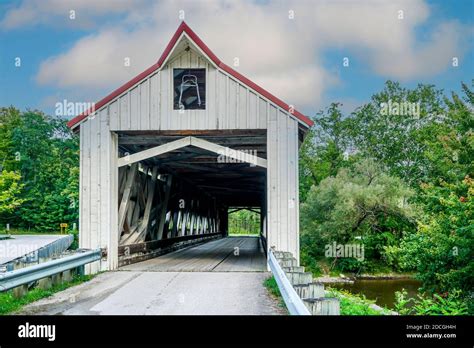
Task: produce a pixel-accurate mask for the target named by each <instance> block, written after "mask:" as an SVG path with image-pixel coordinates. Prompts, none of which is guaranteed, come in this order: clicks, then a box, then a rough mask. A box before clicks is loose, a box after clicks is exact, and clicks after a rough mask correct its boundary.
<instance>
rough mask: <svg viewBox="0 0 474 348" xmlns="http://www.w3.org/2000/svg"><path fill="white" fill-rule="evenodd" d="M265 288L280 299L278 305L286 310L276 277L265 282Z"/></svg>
mask: <svg viewBox="0 0 474 348" xmlns="http://www.w3.org/2000/svg"><path fill="white" fill-rule="evenodd" d="M263 286H265V288H267V290H268V292H269V293H270V294H271V295H272V296H274V297H275V298H276V299H278V305H279V306H280V307H282V308H285V309H286V305H285V301H284V300H283V297H282V296H281V293H280V289H279V288H278V284H277V282H276V280H275V277H274V276H271V277H269V278H267V279H265V281H264V282H263Z"/></svg>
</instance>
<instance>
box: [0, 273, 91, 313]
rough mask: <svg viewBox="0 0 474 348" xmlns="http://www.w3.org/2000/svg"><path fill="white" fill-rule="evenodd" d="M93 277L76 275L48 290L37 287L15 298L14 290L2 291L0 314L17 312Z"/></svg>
mask: <svg viewBox="0 0 474 348" xmlns="http://www.w3.org/2000/svg"><path fill="white" fill-rule="evenodd" d="M93 277H94V275H75V276H74V277H73V279H72V281H70V282H66V283H62V284H57V285H54V286H53V287H51V288H50V289H47V290H46V289H40V288H35V289H32V290H30V291H28V292H27V293H26V295H25V296H23V297H21V298H15V297H14V296H13V291H12V290H10V291H7V292H4V293H0V315H5V314H9V313H13V312H16V311H18V310H20V309H21V308H22V307H23V306H25V305H27V304H29V303H32V302H35V301H38V300H41V299H43V298H46V297H50V296H52V295H53V294H55V293H57V292H60V291H63V290H66V289H67V288H70V287H72V286H75V285H78V284H81V283H84V282H86V281H89V280H90V279H92V278H93Z"/></svg>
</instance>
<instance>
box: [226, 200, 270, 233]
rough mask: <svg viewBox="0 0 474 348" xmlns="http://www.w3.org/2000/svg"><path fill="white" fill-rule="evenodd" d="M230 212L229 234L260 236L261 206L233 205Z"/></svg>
mask: <svg viewBox="0 0 474 348" xmlns="http://www.w3.org/2000/svg"><path fill="white" fill-rule="evenodd" d="M228 214H229V236H236V237H239V236H240V237H243V236H256V237H258V236H260V234H261V232H262V210H261V208H260V207H231V208H230V209H229V210H228Z"/></svg>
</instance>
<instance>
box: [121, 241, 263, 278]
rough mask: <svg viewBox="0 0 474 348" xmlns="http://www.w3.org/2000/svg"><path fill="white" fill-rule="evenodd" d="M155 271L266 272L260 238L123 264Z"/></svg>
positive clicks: (140, 269)
mask: <svg viewBox="0 0 474 348" xmlns="http://www.w3.org/2000/svg"><path fill="white" fill-rule="evenodd" d="M121 270H126V271H153V272H264V271H266V259H265V254H264V253H263V250H262V248H261V247H260V243H259V239H258V237H227V238H222V239H219V240H215V241H212V242H208V243H205V244H201V245H199V246H196V247H192V248H188V249H183V250H179V251H175V252H173V253H169V254H166V255H163V256H160V257H157V258H154V259H151V260H147V261H143V262H140V263H135V264H132V265H128V266H125V267H122V268H121Z"/></svg>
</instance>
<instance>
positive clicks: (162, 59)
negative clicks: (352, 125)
mask: <svg viewBox="0 0 474 348" xmlns="http://www.w3.org/2000/svg"><path fill="white" fill-rule="evenodd" d="M183 33H186V35H187V36H188V37H189V38H190V39H191V40H193V41H194V43H195V44H196V45H197V46H198V47H199V48H200V49H201V50H202V51H203V52H204V53H205V54H206V55H207V56H208V57H209V59H210V60H211V61H212V62H213V63H214V64H215V65H216V66H218V67H219V68H220V69H222V70H223V71H225V72H227V73H228V74H229V75H231V76H233V77H234V78H236V79H237V80H239V81H240V82H241V83H243V84H244V85H246V86H247V87H249V88H251V89H253V90H255V91H256V92H257V93H259V94H261V95H262V96H264V97H265V98H267V99H268V100H270V101H271V102H273V103H274V104H276V105H278V106H279V107H281V108H282V109H284V110H287V111H288V110H289V109H290V106H289V105H288V104H286V103H285V102H283V101H282V100H280V99H278V98H277V97H275V96H274V95H273V94H271V93H270V92H268V91H266V90H265V89H263V88H262V87H260V86H258V85H257V84H256V83H254V82H252V81H250V80H249V79H248V78H246V77H245V76H243V75H241V74H239V73H238V72H237V71H235V70H234V69H232V68H231V67H229V66H228V65H226V64H224V63H223V62H222V61H221V60H220V59H219V58H217V56H216V55H215V54H214V53H213V52H212V51H211V50H210V49H209V47H207V45H206V44H205V43H204V42H203V41H202V40H201V39H200V38H199V36H197V35H196V33H194V32H193V31H192V30H191V28H190V27H189V26H188V25H187V24H186V23H185V22H182V23H181V24H180V25H179V27H178V29H177V30H176V32H175V33H174V35H173V37H172V38H171V41H170V42H169V43H168V45H167V46H166V49H165V51H164V52H163V54H162V55H161V57H160V59H159V60H158V62H156V63H155V64H153V65H152V66H150V67H149V68H148V69H146V70H145V71H143V72H142V73H141V74H139V75H137V76H135V77H134V78H133V79H131V80H130V81H128V82H127V83H125V84H124V85H122V86H121V87H119V88H117V89H116V90H115V91H113V92H112V93H110V94H109V95H108V96H106V97H105V98H103V99H101V100H100V101H99V102H97V103H96V104H95V108H94V110H92V109H90V110H87V111H86V112H84V113H82V114H80V115H78V116H76V117H74V118H73V119H72V120H70V121H69V122H68V124H67V125H68V127H70V128H73V127H74V126H76V125H77V124H78V123H80V122H81V121H82V120H84V119H85V118H86V117H87V116H88V115H89V114H90V113H92V112H93V111H95V110H99V109H100V108H101V107H102V106H104V105H106V104H107V103H109V102H110V101H112V100H113V99H115V98H116V97H118V96H119V95H121V94H122V93H124V92H125V91H126V90H128V89H129V88H130V87H132V86H134V85H135V84H137V83H138V82H140V81H141V80H143V79H144V78H146V77H147V76H149V75H151V74H152V73H153V72H155V71H156V70H158V69H160V68H161V67H162V65H163V63H164V62H165V61H166V59H167V58H168V56H169V55H170V53H171V51H172V50H173V48H174V46H175V45H176V43H177V42H178V40H179V38H180V37H181V34H183ZM292 115H293V116H294V117H296V118H297V119H298V120H300V121H301V122H303V123H304V124H305V125H306V126H307V127H311V126H312V125H313V121H311V120H310V119H309V118H308V117H307V116H305V115H303V114H302V113H300V112H299V111H297V110H293V112H292Z"/></svg>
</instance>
